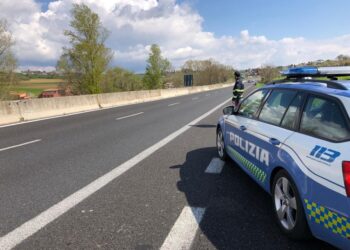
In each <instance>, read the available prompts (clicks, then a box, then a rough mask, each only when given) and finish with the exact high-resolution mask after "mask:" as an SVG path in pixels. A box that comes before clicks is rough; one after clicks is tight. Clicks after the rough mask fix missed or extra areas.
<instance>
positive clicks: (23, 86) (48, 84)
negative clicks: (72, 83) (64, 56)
mask: <svg viewBox="0 0 350 250" xmlns="http://www.w3.org/2000/svg"><path fill="white" fill-rule="evenodd" d="M62 81H63V80H62V79H41V78H40V79H30V80H26V81H20V82H19V84H18V85H14V86H12V87H11V89H10V90H11V91H14V92H16V93H27V95H29V96H31V97H38V96H39V94H41V92H43V91H44V90H45V89H55V88H57V87H58V85H59V83H61V82H62Z"/></svg>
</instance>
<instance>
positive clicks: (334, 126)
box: [300, 96, 350, 141]
mask: <svg viewBox="0 0 350 250" xmlns="http://www.w3.org/2000/svg"><path fill="white" fill-rule="evenodd" d="M300 132H302V133H306V134H309V135H311V136H315V137H320V138H324V139H327V140H331V141H344V140H347V139H349V138H350V131H349V128H348V125H347V119H346V118H345V117H344V115H343V113H342V112H341V109H340V106H339V104H338V103H337V102H335V101H333V100H328V99H325V98H321V97H316V96H310V97H309V98H308V101H307V104H306V107H305V109H304V111H303V116H302V119H301V123H300Z"/></svg>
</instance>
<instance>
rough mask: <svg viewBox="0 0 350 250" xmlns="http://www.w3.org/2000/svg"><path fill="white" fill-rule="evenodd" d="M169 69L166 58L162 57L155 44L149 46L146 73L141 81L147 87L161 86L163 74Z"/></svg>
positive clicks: (169, 65) (169, 64)
mask: <svg viewBox="0 0 350 250" xmlns="http://www.w3.org/2000/svg"><path fill="white" fill-rule="evenodd" d="M170 69H171V63H170V62H169V61H168V59H166V58H163V57H162V52H161V50H160V48H159V46H158V45H157V44H153V45H152V46H151V51H150V53H149V58H148V60H147V67H146V73H145V76H144V78H143V82H144V84H145V87H146V88H147V89H156V88H162V87H163V85H164V76H165V75H166V73H167V72H168V71H169V70H170Z"/></svg>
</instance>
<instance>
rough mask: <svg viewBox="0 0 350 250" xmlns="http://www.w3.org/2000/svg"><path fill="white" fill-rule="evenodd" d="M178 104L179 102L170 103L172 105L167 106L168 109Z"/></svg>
mask: <svg viewBox="0 0 350 250" xmlns="http://www.w3.org/2000/svg"><path fill="white" fill-rule="evenodd" d="M178 104H180V103H179V102H175V103H172V104H169V105H168V107H172V106H175V105H178Z"/></svg>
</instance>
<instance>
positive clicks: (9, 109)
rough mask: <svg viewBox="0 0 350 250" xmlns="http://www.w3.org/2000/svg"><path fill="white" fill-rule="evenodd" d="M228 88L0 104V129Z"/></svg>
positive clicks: (141, 92)
mask: <svg viewBox="0 0 350 250" xmlns="http://www.w3.org/2000/svg"><path fill="white" fill-rule="evenodd" d="M228 86H232V84H215V85H209V86H195V87H187V88H174V89H158V90H143V91H131V92H118V93H107V94H98V95H82V96H66V97H55V98H45V99H29V100H21V101H5V102H0V125H3V124H9V123H16V122H19V121H23V120H25V121H26V120H34V119H40V118H46V117H52V116H59V115H65V114H72V113H76V112H81V111H89V110H98V109H100V108H109V107H117V106H122V105H128V104H135V103H142V102H147V101H153V100H159V99H165V98H170V97H175V96H181V95H188V94H193V93H199V92H203V91H208V90H213V89H219V88H224V87H228Z"/></svg>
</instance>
